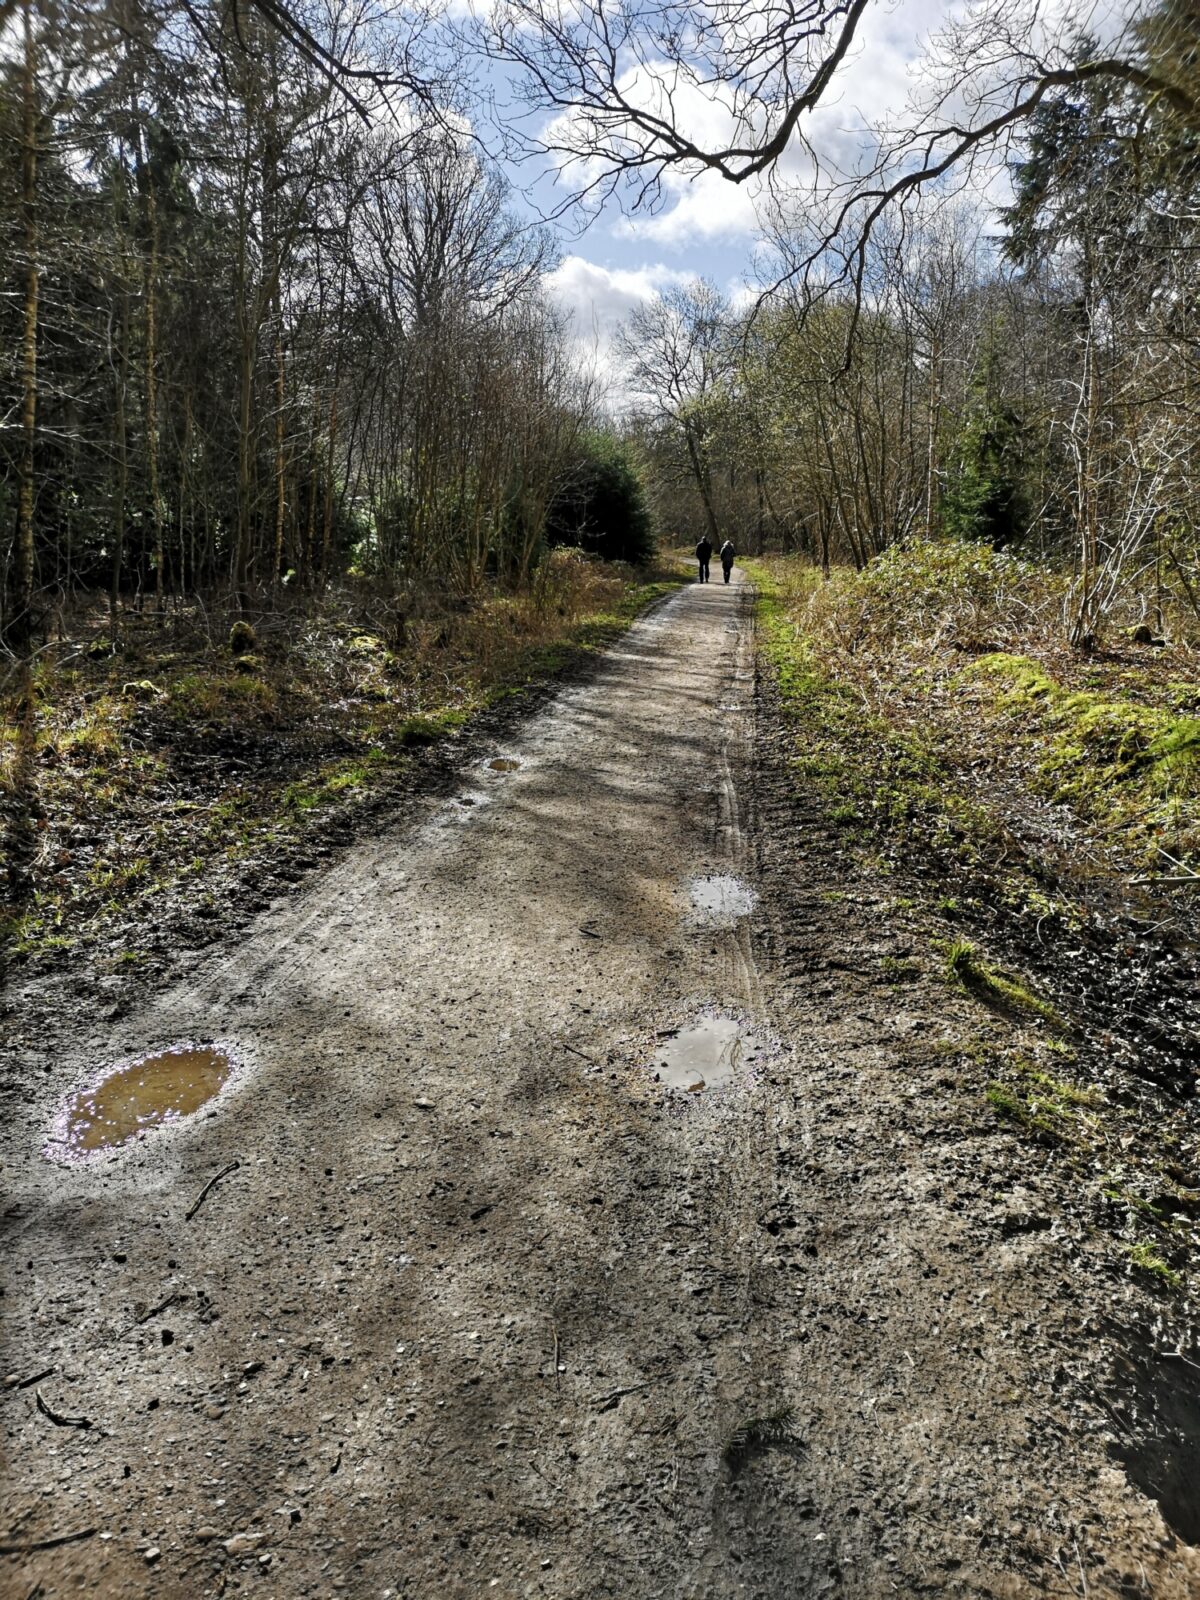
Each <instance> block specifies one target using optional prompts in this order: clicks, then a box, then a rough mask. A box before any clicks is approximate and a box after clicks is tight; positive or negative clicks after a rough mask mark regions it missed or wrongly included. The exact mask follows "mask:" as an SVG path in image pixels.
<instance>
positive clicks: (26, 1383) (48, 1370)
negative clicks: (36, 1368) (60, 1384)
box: [12, 1367, 58, 1389]
mask: <svg viewBox="0 0 1200 1600" xmlns="http://www.w3.org/2000/svg"><path fill="white" fill-rule="evenodd" d="M57 1371H58V1368H57V1367H43V1368H42V1370H41V1371H40V1372H35V1373H34V1374H33V1376H32V1377H30V1378H18V1380H17V1381H16V1383H14V1384H13V1385H12V1388H14V1389H28V1388H29V1387H30V1386H31V1385H32V1384H35V1383H41V1381H42V1379H43V1378H52V1377H53V1376H54V1374H55V1373H56V1372H57Z"/></svg>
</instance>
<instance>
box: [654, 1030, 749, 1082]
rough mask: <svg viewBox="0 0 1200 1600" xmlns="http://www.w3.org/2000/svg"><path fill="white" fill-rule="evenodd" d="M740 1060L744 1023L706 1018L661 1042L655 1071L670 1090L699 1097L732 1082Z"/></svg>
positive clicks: (655, 1060)
mask: <svg viewBox="0 0 1200 1600" xmlns="http://www.w3.org/2000/svg"><path fill="white" fill-rule="evenodd" d="M741 1059H742V1025H741V1023H740V1022H737V1021H735V1020H734V1018H733V1017H703V1018H702V1019H701V1020H700V1021H699V1022H697V1023H695V1024H694V1025H693V1026H692V1027H690V1028H681V1029H680V1030H679V1032H678V1033H677V1034H675V1035H673V1036H672V1037H671V1038H669V1039H665V1040H663V1041H662V1043H661V1044H660V1045H659V1048H658V1049H657V1050H656V1051H655V1053H654V1070H655V1072H656V1074H657V1075H658V1078H659V1079H660V1081H661V1082H663V1083H665V1084H666V1085H667V1087H668V1088H671V1089H686V1090H687V1092H688V1093H689V1094H700V1093H702V1091H703V1090H705V1089H721V1088H724V1086H725V1085H726V1084H728V1083H730V1082H732V1080H733V1075H734V1071H735V1069H736V1067H737V1064H738V1062H739V1061H740V1060H741Z"/></svg>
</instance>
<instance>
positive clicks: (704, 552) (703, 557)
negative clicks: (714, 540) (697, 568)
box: [696, 539, 712, 561]
mask: <svg viewBox="0 0 1200 1600" xmlns="http://www.w3.org/2000/svg"><path fill="white" fill-rule="evenodd" d="M696 560H697V561H711V560H712V545H711V544H709V542H708V540H707V539H701V541H700V543H699V544H698V545H697V546H696Z"/></svg>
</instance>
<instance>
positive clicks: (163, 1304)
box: [125, 1294, 179, 1333]
mask: <svg viewBox="0 0 1200 1600" xmlns="http://www.w3.org/2000/svg"><path fill="white" fill-rule="evenodd" d="M178 1299H179V1296H178V1295H177V1294H169V1295H168V1296H167V1298H166V1299H165V1300H160V1301H159V1302H158V1304H157V1305H156V1306H151V1307H150V1309H149V1311H145V1312H143V1313H142V1315H141V1316H140V1317H139V1318H138V1319H137V1321H136V1322H134V1323H133V1324H132V1325H131V1326H130V1327H128V1328H126V1330H125V1332H126V1333H132V1332H133V1330H134V1328H140V1327H141V1326H142V1324H143V1323H144V1322H149V1321H150V1318H151V1317H156V1316H157V1315H158V1313H159V1312H160V1311H165V1310H166V1309H167V1307H168V1306H173V1305H174V1304H175V1302H176V1300H178Z"/></svg>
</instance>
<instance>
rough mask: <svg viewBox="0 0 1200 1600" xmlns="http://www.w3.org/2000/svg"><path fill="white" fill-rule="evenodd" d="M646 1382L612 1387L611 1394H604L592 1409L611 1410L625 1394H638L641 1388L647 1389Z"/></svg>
mask: <svg viewBox="0 0 1200 1600" xmlns="http://www.w3.org/2000/svg"><path fill="white" fill-rule="evenodd" d="M649 1387H650V1385H649V1384H648V1383H631V1384H630V1385H629V1387H628V1388H626V1389H614V1390H613V1392H612V1393H611V1394H606V1395H605V1396H604V1398H603V1399H602V1400H597V1401H596V1403H595V1405H594V1407H593V1409H594V1410H596V1411H611V1410H612V1409H613V1407H614V1406H616V1405H619V1404H620V1402H621V1401H622V1400H623V1399H624V1398H625V1396H626V1395H627V1394H638V1393H639V1392H640V1391H641V1390H642V1389H648V1388H649Z"/></svg>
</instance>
